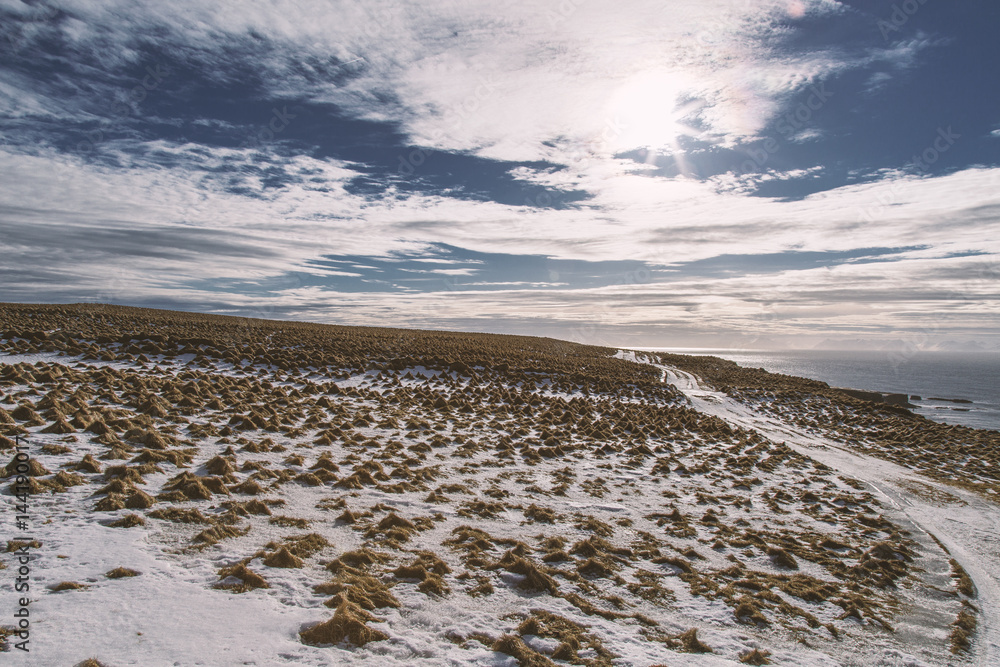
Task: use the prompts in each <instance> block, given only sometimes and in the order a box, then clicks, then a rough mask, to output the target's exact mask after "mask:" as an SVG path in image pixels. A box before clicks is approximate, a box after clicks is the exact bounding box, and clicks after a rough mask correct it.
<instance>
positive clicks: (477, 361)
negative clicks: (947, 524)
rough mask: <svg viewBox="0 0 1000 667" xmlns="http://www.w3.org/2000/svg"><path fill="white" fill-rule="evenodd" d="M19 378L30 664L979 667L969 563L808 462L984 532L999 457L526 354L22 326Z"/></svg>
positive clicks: (98, 309)
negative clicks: (899, 489)
mask: <svg viewBox="0 0 1000 667" xmlns="http://www.w3.org/2000/svg"><path fill="white" fill-rule="evenodd" d="M0 353H2V354H3V355H6V356H0V429H2V432H3V434H4V435H3V436H0V450H6V451H4V455H5V457H7V458H8V460H10V465H8V466H7V468H6V470H5V473H6V474H5V476H6V477H7V482H6V483H5V484H4V492H5V493H6V494H11V493H12V492H13V493H23V492H24V491H25V490H27V491H28V492H29V493H28V495H27V496H26V499H27V502H26V503H25V504H26V505H27V507H26V509H27V511H26V512H23V514H25V515H26V516H27V517H28V519H27V521H26V527H25V529H24V530H20V531H19V530H17V529H16V528H5V539H6V540H7V551H8V559H7V560H6V561H5V563H6V566H7V569H6V570H5V571H0V582H2V587H0V591H2V593H3V596H4V600H5V604H7V603H8V602H7V601H10V602H11V603H13V602H14V601H15V599H16V597H17V595H15V592H14V581H15V577H14V575H13V574H12V573H13V572H14V569H15V567H16V566H15V565H14V560H13V558H14V556H15V555H17V554H19V553H25V552H28V553H30V554H31V555H32V564H31V575H30V576H31V579H30V585H31V588H30V599H31V602H30V605H29V606H30V609H31V627H30V638H29V641H30V649H31V651H30V653H24V652H22V651H19V650H18V649H17V648H16V644H17V642H19V641H23V637H18V636H17V635H16V634H10V632H11V628H8V629H7V630H6V631H5V632H6V633H7V634H8V636H7V638H6V643H7V645H6V650H8V651H10V652H11V656H10V657H12V658H13V659H14V662H13V663H12V664H32V665H50V664H67V665H69V664H76V663H78V662H80V661H83V660H85V659H88V658H94V659H95V660H98V661H100V662H101V664H105V665H108V666H109V667H111V666H115V665H126V664H140V665H160V664H163V665H167V664H182V665H188V664H211V665H228V664H260V665H265V664H266V665H273V664H302V665H326V664H371V665H394V664H398V665H411V664H418V663H419V664H424V663H426V664H440V665H457V664H462V665H467V664H474V665H518V664H519V665H522V666H525V665H530V666H543V665H553V664H556V665H567V664H574V665H588V666H600V665H642V666H643V667H649V666H651V665H659V664H663V665H666V664H669V665H687V664H692V665H694V664H697V665H716V664H718V665H730V664H788V665H834V664H844V665H881V664H886V665H888V664H913V665H920V664H931V665H934V664H961V663H965V662H968V663H971V662H972V661H974V660H976V659H980V658H981V657H982V656H983V655H984V651H986V650H989V648H988V647H987V648H983V645H984V643H983V642H982V641H981V640H979V639H976V632H977V630H978V631H979V632H983V629H984V627H983V625H982V623H983V618H984V616H983V615H982V614H981V613H980V611H981V610H980V608H979V606H980V605H982V604H983V603H984V602H985V601H984V600H983V599H982V597H981V596H982V594H983V591H982V590H978V589H980V588H981V587H982V586H983V585H985V584H986V583H987V582H985V581H983V584H981V581H980V579H975V584H974V583H973V579H972V578H970V574H969V573H968V572H967V570H966V567H970V568H971V567H973V566H975V565H977V564H976V563H965V564H964V565H963V563H962V562H961V560H962V559H961V558H960V557H959V556H958V554H957V552H956V553H951V552H950V551H949V549H948V546H947V544H946V542H947V540H949V539H950V538H949V536H947V535H942V536H941V538H940V539H938V538H937V537H935V536H933V535H931V536H930V537H928V535H929V533H927V532H926V531H923V530H918V526H917V525H915V524H914V523H913V522H912V520H911V518H908V515H907V514H906V513H905V512H902V511H901V510H900V507H899V506H897V505H895V504H894V503H891V502H887V500H886V496H885V495H884V494H881V493H879V492H878V488H877V487H875V486H872V485H871V483H870V482H869V481H868V480H866V479H859V476H862V473H863V469H860V468H859V469H857V470H851V471H848V470H847V469H841V468H836V467H834V466H831V465H828V464H827V463H823V462H822V461H821V460H820V458H821V457H819V458H818V457H816V456H813V455H812V454H811V453H810V452H809V451H807V447H808V446H811V445H810V444H809V443H812V442H813V441H815V443H821V441H822V442H824V443H829V442H832V441H836V442H839V443H840V444H843V445H844V446H845V447H846V448H848V449H853V450H854V451H862V452H867V453H868V454H874V455H877V456H878V457H880V458H881V459H884V460H887V461H895V462H896V463H900V464H906V465H907V467H908V470H910V471H912V472H913V474H914V475H916V474H918V473H920V472H924V473H927V474H928V476H927V477H926V482H920V483H921V484H924V486H923V487H920V488H919V490H918V491H915V492H914V493H915V494H917V495H920V494H923V496H928V497H931V498H932V500H933V497H934V496H935V494H938V499H937V500H933V502H937V503H939V504H940V505H941V506H942V507H944V506H948V505H949V503H951V504H956V505H957V503H955V502H954V501H953V500H949V498H948V497H946V496H950V498H953V499H958V501H960V502H962V503H965V506H967V507H970V508H971V507H975V508H980V507H984V506H985V505H983V503H988V501H982V500H981V498H982V497H983V496H985V497H989V496H990V494H992V493H994V492H995V490H996V489H998V488H1000V487H998V486H997V482H998V480H1000V474H998V471H997V463H998V459H997V456H996V454H997V452H998V451H1000V448H998V447H997V444H998V443H997V440H996V437H997V436H996V434H995V433H991V432H981V431H973V430H972V429H956V428H955V427H945V426H941V425H937V424H933V423H932V422H928V421H927V420H923V419H920V418H916V417H912V416H910V415H908V414H906V413H905V411H900V410H898V409H890V408H887V407H880V406H876V405H874V404H869V403H866V402H864V401H859V400H857V399H853V398H851V397H849V396H847V395H845V394H842V393H839V392H837V391H836V390H832V389H830V388H829V387H826V385H823V384H822V383H815V382H812V381H808V380H802V379H800V378H789V377H787V376H775V375H772V374H766V373H763V372H762V371H754V370H752V369H740V368H739V367H737V366H735V365H733V364H729V363H728V362H722V361H721V360H713V359H710V358H694V357H681V356H672V355H639V356H636V355H634V354H625V353H622V352H620V351H618V350H614V349H608V348H601V347H594V346H584V345H577V344H573V343H567V342H563V341H557V340H552V339H544V338H532V337H520V336H500V335H488V334H465V333H452V332H431V331H411V330H400V329H382V328H360V327H340V326H330V325H316V324H305V323H297V322H276V321H261V320H249V319H244V318H231V317H222V316H210V315H198V314H190V313H179V312H170V311H156V310H148V309H136V308H125V307H114V306H101V305H73V306H45V305H17V304H6V305H0ZM762 373H763V374H762ZM664 380H669V381H664ZM700 383H704V385H705V386H702V385H701V384H700ZM713 387H714V388H716V389H717V391H716V389H712V388H713ZM723 408H725V409H723ZM741 410H742V412H740V411H741ZM758 420H760V421H758ZM763 420H770V421H767V422H766V423H765V421H763ZM779 422H780V425H781V428H784V429H786V431H787V434H788V438H789V442H788V443H786V442H785V436H782V435H781V433H779V432H777V431H775V430H774V429H773V428H772V427H774V425H775V424H778V423H779ZM799 436H803V437H799ZM803 438H806V439H810V440H809V442H806V440H805V439H803ZM15 439H17V440H18V441H22V442H23V443H24V444H23V446H24V447H25V449H24V450H21V451H24V452H25V453H26V456H23V457H22V460H21V461H19V460H18V459H17V458H16V457H14V454H15V452H16V451H18V450H16V449H15V447H16V443H15ZM22 439H23V440H22ZM793 440H794V442H793ZM800 441H801V442H802V443H805V444H799V443H800ZM915 443H919V446H917V444H915ZM816 446H817V447H827V446H828V444H817V445H816ZM19 462H20V463H23V464H25V465H24V466H23V469H22V470H20V471H19V470H18V469H17V465H18V463H19ZM845 465H846V464H845ZM894 470H895V468H894ZM19 472H21V474H24V479H23V481H22V486H21V488H18V481H17V474H18V473H19ZM894 474H899V475H904V474H906V475H908V474H909V473H904V472H897V473H894ZM908 479H909V482H908V483H916V482H913V479H916V478H913V479H910V478H909V477H908ZM919 479H924V478H923V477H920V478H919ZM915 488H916V487H915ZM947 489H951V491H948V490H947ZM940 494H945V495H940ZM976 494H978V495H976ZM7 499H8V501H9V503H8V504H9V505H10V506H11V508H13V507H14V506H15V505H16V504H17V503H18V502H21V500H19V499H18V498H17V497H16V495H14V496H11V495H8V496H7ZM23 499H24V497H22V500H23ZM975 499H979V500H975ZM989 507H992V508H995V505H990V506H989ZM17 511H18V512H19V513H21V510H17ZM986 511H992V510H986ZM14 514H15V510H14V509H8V515H9V516H8V517H7V518H5V524H4V525H5V526H13V525H14V523H13V516H14ZM8 519H10V521H8ZM977 576H978V569H977V570H976V571H974V572H973V578H975V577H977ZM8 618H9V617H8ZM95 628H99V631H95Z"/></svg>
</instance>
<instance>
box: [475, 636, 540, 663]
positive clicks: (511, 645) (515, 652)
mask: <svg viewBox="0 0 1000 667" xmlns="http://www.w3.org/2000/svg"><path fill="white" fill-rule="evenodd" d="M491 648H492V649H493V650H494V651H497V652H498V653H506V654H507V655H509V656H511V657H512V658H514V659H515V660H517V663H518V665H520V667H555V663H554V662H552V661H551V660H549V659H548V658H547V657H545V656H544V655H542V654H541V653H539V652H538V651H536V650H535V649H533V648H531V647H530V646H528V645H527V644H525V643H524V640H523V639H521V638H520V637H518V636H517V635H504V636H502V637H500V638H499V639H497V640H496V641H495V642H494V643H493V646H492V647H491Z"/></svg>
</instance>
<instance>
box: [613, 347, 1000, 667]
mask: <svg viewBox="0 0 1000 667" xmlns="http://www.w3.org/2000/svg"><path fill="white" fill-rule="evenodd" d="M632 358H633V360H635V361H640V362H642V361H643V358H642V357H641V356H639V357H638V358H636V357H635V356H633V357H632ZM654 365H655V366H657V368H660V369H661V370H662V371H663V380H664V382H668V383H670V384H672V385H674V386H675V387H676V388H677V389H678V390H680V391H681V392H682V393H684V395H685V396H687V398H688V400H690V402H691V406H692V407H693V408H694V409H696V410H698V411H699V412H704V413H706V414H712V415H715V416H717V417H720V418H721V419H724V420H725V421H727V422H728V423H730V424H732V425H734V426H740V427H743V428H745V429H751V430H754V431H757V432H759V433H761V434H762V435H764V436H767V437H768V438H770V439H772V440H778V441H784V443H785V444H786V445H788V446H789V447H791V448H793V449H795V450H796V451H798V452H799V453H801V454H803V455H806V456H809V457H811V458H813V459H815V460H817V461H819V462H821V463H823V464H825V465H828V466H830V467H831V468H833V469H835V470H837V471H838V472H841V473H844V474H848V475H851V476H852V477H855V478H857V479H859V480H861V481H863V482H865V483H867V484H868V485H869V486H871V487H872V489H873V492H874V493H875V494H876V495H878V496H880V497H881V498H882V501H883V504H884V505H886V506H887V507H889V508H892V509H893V510H895V511H896V513H898V514H899V515H901V516H903V517H905V518H906V519H907V523H909V524H911V525H912V527H913V528H916V529H917V530H918V531H923V532H924V533H925V534H928V535H932V536H933V537H934V538H936V539H937V540H938V541H939V542H940V543H941V544H943V545H944V546H945V547H946V548H947V550H948V552H949V553H950V555H951V557H952V558H954V559H955V560H957V561H958V562H959V563H960V564H961V565H962V566H963V567H964V568H965V570H966V571H967V572H968V574H969V576H970V577H971V578H972V580H973V582H974V583H975V586H976V589H977V594H978V595H977V600H976V602H977V606H978V608H979V611H980V613H979V619H978V620H979V626H978V629H977V635H976V638H975V643H974V646H973V651H974V656H975V661H976V663H977V664H980V665H984V666H986V665H989V666H993V665H1000V506H998V505H997V504H996V503H993V502H990V501H988V500H986V499H984V498H982V497H981V496H979V495H977V494H975V493H972V492H969V491H966V490H964V489H960V488H956V487H952V486H948V485H946V484H941V483H940V482H936V481H934V480H932V479H929V478H927V477H924V476H923V475H920V474H918V473H916V472H914V471H912V470H909V469H907V468H904V467H902V466H900V465H897V464H895V463H891V462H889V461H885V460H883V459H878V458H874V457H870V456H865V455H863V454H859V453H856V452H853V451H850V450H849V449H847V448H846V447H844V446H843V445H842V444H841V443H838V442H836V441H833V440H830V439H828V438H824V437H822V436H818V435H816V434H812V433H807V432H805V431H803V430H802V429H801V428H799V427H797V426H795V425H793V424H789V423H787V422H783V421H780V420H778V419H775V418H773V417H770V416H766V415H762V414H759V413H756V412H754V411H753V410H751V409H750V408H748V407H747V406H745V405H743V404H742V403H739V402H738V401H736V400H734V399H732V398H730V397H729V396H727V395H726V394H724V393H722V392H718V391H713V390H712V389H710V388H707V387H705V386H704V385H703V384H702V383H701V382H700V380H699V379H698V378H697V377H695V376H694V375H692V374H691V373H687V372H685V371H682V370H680V369H677V368H673V367H669V366H661V365H659V364H654ZM914 488H918V489H929V490H930V495H934V496H937V498H939V499H941V500H929V499H926V498H924V497H921V496H920V495H917V494H916V493H914V491H913V489H914ZM922 495H928V493H927V492H925V493H923V494H922Z"/></svg>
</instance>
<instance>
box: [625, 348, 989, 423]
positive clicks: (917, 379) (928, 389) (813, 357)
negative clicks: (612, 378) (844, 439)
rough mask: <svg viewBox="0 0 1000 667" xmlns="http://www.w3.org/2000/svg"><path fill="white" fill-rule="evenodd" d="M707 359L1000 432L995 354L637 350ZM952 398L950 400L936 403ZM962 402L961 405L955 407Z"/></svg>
mask: <svg viewBox="0 0 1000 667" xmlns="http://www.w3.org/2000/svg"><path fill="white" fill-rule="evenodd" d="M642 349H644V350H648V351H651V352H673V353H677V354H692V355H711V356H714V357H721V358H723V359H729V360H731V361H735V362H736V363H738V364H739V365H740V366H744V367H749V368H763V369H765V370H767V371H770V372H772V373H784V374H786V375H797V376H799V377H806V378H811V379H813V380H821V381H823V382H826V383H827V384H829V385H830V386H832V387H848V388H851V389H864V390H866V391H881V392H892V393H900V394H909V395H911V396H919V397H920V400H916V399H912V400H911V401H910V403H912V404H913V405H915V406H917V408H916V409H915V410H914V412H916V413H918V414H921V415H924V416H925V417H928V418H929V419H933V420H934V421H938V422H944V423H946V424H963V425H965V426H971V427H974V428H985V429H994V430H1000V353H998V352H911V353H907V354H900V353H898V352H876V351H844V350H787V351H780V350H777V351H776V350H747V349H709V348H665V347H661V348H652V347H650V348H642ZM940 399H952V400H940ZM954 399H962V400H963V401H971V402H969V403H966V402H954Z"/></svg>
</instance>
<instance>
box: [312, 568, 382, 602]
mask: <svg viewBox="0 0 1000 667" xmlns="http://www.w3.org/2000/svg"><path fill="white" fill-rule="evenodd" d="M313 591H314V592H316V593H320V594H323V595H330V594H333V596H334V597H333V598H332V599H330V600H327V601H326V602H325V603H324V604H325V605H326V606H328V607H337V606H339V605H340V604H341V603H342V602H345V601H347V602H350V603H352V604H356V605H358V606H360V607H362V608H364V609H382V608H385V607H392V608H398V607H399V600H397V599H396V597H395V596H394V595H393V594H392V592H391V591H390V590H389V587H388V586H386V585H385V584H384V583H383V582H382V581H380V580H379V579H376V578H375V577H371V576H368V575H364V574H347V573H344V574H341V575H339V576H338V577H337V578H336V579H333V580H331V581H327V582H324V583H322V584H318V585H317V586H314V587H313Z"/></svg>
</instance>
